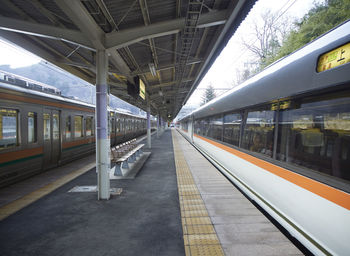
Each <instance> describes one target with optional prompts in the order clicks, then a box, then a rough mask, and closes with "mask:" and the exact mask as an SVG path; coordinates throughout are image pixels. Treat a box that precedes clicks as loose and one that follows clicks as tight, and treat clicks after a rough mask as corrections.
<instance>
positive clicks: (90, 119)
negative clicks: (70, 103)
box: [85, 116, 94, 136]
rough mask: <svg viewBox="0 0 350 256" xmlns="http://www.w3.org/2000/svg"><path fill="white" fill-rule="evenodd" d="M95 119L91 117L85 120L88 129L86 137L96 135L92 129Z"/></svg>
mask: <svg viewBox="0 0 350 256" xmlns="http://www.w3.org/2000/svg"><path fill="white" fill-rule="evenodd" d="M93 120H94V118H93V117H91V116H89V117H87V118H86V119H85V129H86V136H92V135H94V129H93V127H92V124H93Z"/></svg>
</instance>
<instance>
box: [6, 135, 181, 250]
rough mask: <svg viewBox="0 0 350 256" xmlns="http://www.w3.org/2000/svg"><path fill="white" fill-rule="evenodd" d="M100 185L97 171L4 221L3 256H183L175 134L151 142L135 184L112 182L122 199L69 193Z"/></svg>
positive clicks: (133, 181) (77, 179) (57, 190)
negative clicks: (174, 151) (150, 151)
mask: <svg viewBox="0 0 350 256" xmlns="http://www.w3.org/2000/svg"><path fill="white" fill-rule="evenodd" d="M77 185H79V186H83V185H96V173H95V169H92V170H90V171H88V172H86V173H85V174H83V175H81V176H80V177H78V178H76V179H74V180H73V181H71V182H69V183H67V184H65V185H63V186H62V187H60V188H58V189H56V190H55V191H54V192H52V193H50V194H48V195H46V196H44V197H42V198H41V199H39V200H38V201H36V202H34V203H32V204H30V205H29V206H27V207H25V208H23V209H22V210H20V211H18V212H17V213H15V214H13V215H11V216H9V217H7V218H5V219H4V220H2V221H0V255H6V256H10V255H84V256H85V255H86V256H87V255H94V256H95V255H184V254H185V251H184V241H183V234H182V229H181V218H180V208H179V200H178V192H177V185H176V174H175V164H174V156H173V147H172V142H171V133H170V131H166V132H165V133H164V134H163V135H162V136H161V137H160V138H159V139H155V138H153V139H152V155H151V157H150V158H149V160H148V161H147V163H146V164H145V165H144V167H143V169H142V171H141V172H140V173H139V174H138V176H137V178H136V179H134V180H113V181H111V187H120V188H123V192H122V194H121V195H120V196H114V197H112V198H111V199H110V200H108V201H98V200H96V199H97V195H96V193H67V191H68V190H70V189H71V188H73V187H74V186H77Z"/></svg>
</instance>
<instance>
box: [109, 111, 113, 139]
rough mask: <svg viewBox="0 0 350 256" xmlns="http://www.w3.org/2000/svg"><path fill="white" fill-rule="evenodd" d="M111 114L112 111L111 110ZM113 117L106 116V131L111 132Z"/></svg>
mask: <svg viewBox="0 0 350 256" xmlns="http://www.w3.org/2000/svg"><path fill="white" fill-rule="evenodd" d="M111 115H112V112H111ZM112 122H113V119H112V118H111V117H108V133H109V134H111V133H112V127H113V123H112Z"/></svg>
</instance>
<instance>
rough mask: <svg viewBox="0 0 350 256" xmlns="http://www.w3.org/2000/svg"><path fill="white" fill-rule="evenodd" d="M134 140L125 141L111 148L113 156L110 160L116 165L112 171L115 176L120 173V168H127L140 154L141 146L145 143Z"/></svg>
mask: <svg viewBox="0 0 350 256" xmlns="http://www.w3.org/2000/svg"><path fill="white" fill-rule="evenodd" d="M135 142H136V140H135ZM135 142H126V143H123V144H121V145H119V146H116V147H115V148H112V156H113V158H112V159H111V161H112V162H113V163H115V165H116V166H115V171H114V175H115V176H120V175H122V172H121V168H123V169H129V163H134V162H135V161H136V160H137V158H138V157H139V156H140V155H141V154H142V148H143V147H144V146H145V144H136V143H135Z"/></svg>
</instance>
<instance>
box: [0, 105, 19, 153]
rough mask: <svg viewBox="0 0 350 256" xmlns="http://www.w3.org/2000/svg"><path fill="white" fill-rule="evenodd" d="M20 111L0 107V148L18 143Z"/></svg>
mask: <svg viewBox="0 0 350 256" xmlns="http://www.w3.org/2000/svg"><path fill="white" fill-rule="evenodd" d="M17 120H18V111H17V110H14V109H0V149H4V148H9V147H15V146H16V145H18V135H17V132H18V121H17Z"/></svg>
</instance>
